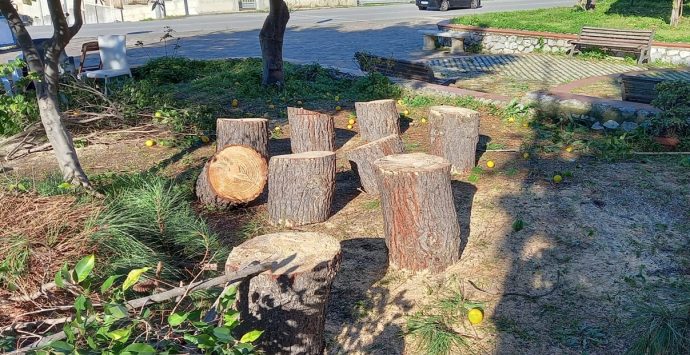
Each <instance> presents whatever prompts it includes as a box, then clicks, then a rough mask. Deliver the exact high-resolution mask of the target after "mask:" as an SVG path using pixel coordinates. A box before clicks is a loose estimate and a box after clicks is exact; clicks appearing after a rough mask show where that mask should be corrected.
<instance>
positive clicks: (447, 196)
mask: <svg viewBox="0 0 690 355" xmlns="http://www.w3.org/2000/svg"><path fill="white" fill-rule="evenodd" d="M374 166H375V168H376V181H377V184H378V189H379V191H380V192H381V210H382V211H383V222H384V223H383V224H384V232H385V236H386V245H387V246H388V262H389V264H390V265H391V266H394V267H397V268H401V269H408V270H414V271H418V270H424V269H428V270H430V271H432V272H441V271H443V270H444V269H445V268H446V267H448V266H450V265H452V264H453V263H455V262H457V261H458V260H459V258H460V226H459V225H458V218H457V213H456V211H455V205H454V202H453V193H452V190H451V186H450V163H449V162H448V161H446V160H445V159H443V158H441V157H437V156H434V155H429V154H424V153H412V154H397V155H389V156H386V157H383V158H381V159H379V160H377V161H375V162H374Z"/></svg>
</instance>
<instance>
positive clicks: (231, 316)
mask: <svg viewBox="0 0 690 355" xmlns="http://www.w3.org/2000/svg"><path fill="white" fill-rule="evenodd" d="M239 318H240V312H232V313H228V314H226V315H224V316H223V320H224V321H225V322H224V323H225V326H226V327H230V328H233V327H235V326H236V325H237V323H238V322H237V320H238V319H239Z"/></svg>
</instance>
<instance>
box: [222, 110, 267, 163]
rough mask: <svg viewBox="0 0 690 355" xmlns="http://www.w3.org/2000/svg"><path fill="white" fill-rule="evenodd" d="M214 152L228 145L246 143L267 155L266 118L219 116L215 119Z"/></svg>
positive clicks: (265, 156)
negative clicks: (215, 137)
mask: <svg viewBox="0 0 690 355" xmlns="http://www.w3.org/2000/svg"><path fill="white" fill-rule="evenodd" d="M216 136H217V139H216V152H219V151H221V150H222V149H223V148H225V147H226V146H228V145H246V146H249V147H252V148H254V150H256V151H257V152H259V154H261V155H263V156H264V158H267V157H268V120H267V119H265V118H237V119H235V118H219V119H217V120H216Z"/></svg>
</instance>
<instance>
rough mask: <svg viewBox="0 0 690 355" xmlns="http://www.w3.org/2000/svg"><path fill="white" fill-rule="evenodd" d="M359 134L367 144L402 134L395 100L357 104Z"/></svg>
mask: <svg viewBox="0 0 690 355" xmlns="http://www.w3.org/2000/svg"><path fill="white" fill-rule="evenodd" d="M355 110H356V112H357V121H358V124H359V134H360V135H361V136H362V139H364V140H365V141H367V142H373V141H375V140H377V139H381V138H383V137H386V136H389V135H391V134H396V135H398V134H400V114H399V113H398V109H397V107H396V106H395V101H394V100H376V101H369V102H355Z"/></svg>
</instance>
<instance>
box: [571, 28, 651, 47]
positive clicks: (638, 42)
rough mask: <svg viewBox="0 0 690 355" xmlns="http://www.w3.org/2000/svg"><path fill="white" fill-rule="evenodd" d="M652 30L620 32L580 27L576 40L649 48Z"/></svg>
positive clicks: (612, 29)
mask: <svg viewBox="0 0 690 355" xmlns="http://www.w3.org/2000/svg"><path fill="white" fill-rule="evenodd" d="M652 37H654V31H653V30H621V29H615V28H598V27H587V26H585V27H582V31H581V32H580V34H579V35H578V40H580V41H587V42H599V43H601V44H607V45H612V46H615V45H622V46H626V47H629V46H638V47H639V46H650V45H651V44H652Z"/></svg>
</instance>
